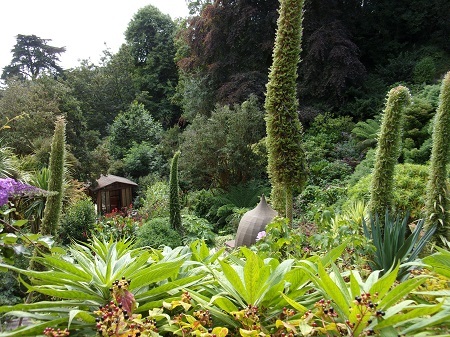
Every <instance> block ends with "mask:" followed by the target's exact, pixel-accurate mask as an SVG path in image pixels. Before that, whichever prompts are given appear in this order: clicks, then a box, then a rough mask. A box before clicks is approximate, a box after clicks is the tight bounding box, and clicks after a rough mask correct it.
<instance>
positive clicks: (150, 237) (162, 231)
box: [136, 217, 182, 248]
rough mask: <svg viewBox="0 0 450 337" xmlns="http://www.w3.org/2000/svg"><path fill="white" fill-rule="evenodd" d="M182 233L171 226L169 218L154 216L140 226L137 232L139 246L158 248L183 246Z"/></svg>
mask: <svg viewBox="0 0 450 337" xmlns="http://www.w3.org/2000/svg"><path fill="white" fill-rule="evenodd" d="M181 244H182V237H181V235H180V233H178V232H177V231H176V230H174V229H172V228H171V227H170V223H169V218H168V217H166V218H154V219H151V220H149V221H148V222H146V223H145V224H143V225H142V226H141V228H139V230H138V233H137V242H136V245H137V246H138V247H147V246H148V247H152V248H158V247H161V246H169V247H171V248H175V247H178V246H181Z"/></svg>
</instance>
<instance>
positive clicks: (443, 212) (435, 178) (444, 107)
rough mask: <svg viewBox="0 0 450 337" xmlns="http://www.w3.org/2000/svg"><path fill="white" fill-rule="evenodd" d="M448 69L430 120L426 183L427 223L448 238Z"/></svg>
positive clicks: (449, 110)
mask: <svg viewBox="0 0 450 337" xmlns="http://www.w3.org/2000/svg"><path fill="white" fill-rule="evenodd" d="M449 134H450V72H447V74H446V75H445V77H444V80H443V81H442V86H441V94H440V103H439V107H438V110H437V114H436V119H435V121H434V131H433V147H432V152H431V163H430V176H429V178H428V185H427V203H426V211H427V220H426V224H427V225H428V226H430V225H432V224H434V223H437V225H438V227H437V230H436V236H439V235H442V236H443V237H444V238H446V239H447V240H449V241H450V226H449V223H448V198H449V191H448V184H447V163H448V156H449V150H450V143H449V141H448V135H449Z"/></svg>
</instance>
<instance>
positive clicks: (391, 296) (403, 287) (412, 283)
mask: <svg viewBox="0 0 450 337" xmlns="http://www.w3.org/2000/svg"><path fill="white" fill-rule="evenodd" d="M426 278H427V276H416V277H414V278H412V279H409V280H406V281H404V282H402V283H400V284H398V285H397V286H396V287H394V288H393V289H391V290H390V291H389V292H388V293H387V294H386V296H384V297H383V298H382V299H381V300H380V302H379V304H378V308H379V309H381V310H387V309H388V308H389V307H391V306H392V305H394V304H395V303H397V302H398V301H400V300H401V299H402V298H403V297H405V296H406V295H408V294H409V293H410V292H411V291H412V290H414V289H416V288H417V287H418V286H419V285H421V284H422V283H423V282H425V280H426Z"/></svg>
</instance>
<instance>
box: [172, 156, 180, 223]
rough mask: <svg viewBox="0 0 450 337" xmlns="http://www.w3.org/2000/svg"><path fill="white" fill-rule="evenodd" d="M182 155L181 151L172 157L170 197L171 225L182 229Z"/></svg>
mask: <svg viewBox="0 0 450 337" xmlns="http://www.w3.org/2000/svg"><path fill="white" fill-rule="evenodd" d="M179 156H180V151H177V152H175V154H174V156H173V158H172V165H171V166H170V182H169V186H170V198H169V209H170V216H169V220H170V225H171V226H172V228H173V229H175V230H177V231H180V230H181V213H180V196H179V187H178V157H179Z"/></svg>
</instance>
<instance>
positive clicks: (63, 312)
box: [0, 239, 450, 337]
mask: <svg viewBox="0 0 450 337" xmlns="http://www.w3.org/2000/svg"><path fill="white" fill-rule="evenodd" d="M345 247H346V243H345V242H344V243H342V244H341V245H340V246H338V247H336V248H334V249H332V250H330V251H329V252H328V253H326V254H324V255H314V256H311V257H308V258H295V259H286V260H284V261H282V262H281V261H279V260H278V259H277V258H274V257H268V258H264V257H262V256H261V255H260V254H258V253H256V252H253V251H251V250H250V249H248V248H245V247H243V248H241V249H240V250H238V251H236V252H235V253H233V254H224V250H223V249H222V250H219V251H215V252H213V251H210V250H209V249H208V248H207V246H206V244H205V243H204V242H200V241H197V242H194V243H192V244H191V245H190V247H178V248H176V249H170V248H168V247H166V248H164V249H162V250H155V249H154V250H151V251H149V250H144V249H136V248H133V247H132V245H131V243H130V241H118V242H114V241H100V240H97V239H94V240H93V241H92V243H90V244H74V245H72V246H71V247H70V249H69V252H68V254H65V255H61V256H58V255H53V256H52V255H45V256H43V257H40V258H38V259H39V262H40V263H42V264H44V265H45V266H46V267H47V268H48V269H49V271H47V272H34V271H29V270H26V269H20V268H17V267H13V266H7V265H2V267H8V268H9V269H10V270H13V271H15V272H18V273H20V274H21V275H22V277H21V280H22V283H23V284H24V285H25V286H26V287H27V288H28V291H30V292H33V293H35V294H42V295H46V296H51V297H53V299H52V300H44V301H36V302H34V303H25V304H17V305H14V306H2V307H0V312H1V313H5V314H6V315H8V316H10V317H23V318H26V317H27V318H31V319H33V322H32V323H31V324H30V325H28V326H24V327H20V328H18V329H16V330H12V331H5V332H2V333H0V336H5V337H6V336H36V335H38V334H41V333H42V331H43V330H44V328H46V327H53V328H54V329H56V328H61V329H64V328H69V330H70V334H71V335H73V336H82V335H86V334H87V335H91V334H93V333H94V331H95V330H94V329H96V328H95V327H96V325H97V324H98V323H96V315H97V314H98V313H99V312H100V311H102V308H103V307H104V306H105V305H108V306H109V305H115V306H117V305H119V304H122V305H123V306H125V305H126V306H128V305H130V304H132V303H134V304H133V305H132V306H130V307H129V308H130V312H129V313H128V314H127V317H125V316H121V317H120V320H125V322H124V324H122V323H121V326H126V327H128V328H130V329H133V328H132V326H131V324H133V322H134V327H136V326H137V325H139V326H141V325H142V324H143V322H144V321H145V322H153V323H152V324H151V326H150V325H149V326H147V327H148V328H149V329H150V328H151V327H152V331H153V332H156V331H157V333H156V335H159V336H166V335H171V334H175V335H183V334H186V333H188V332H189V333H203V335H204V336H206V337H210V336H212V334H213V333H219V334H218V335H220V336H226V335H228V334H233V335H241V336H249V335H257V334H265V335H268V334H272V335H276V336H278V335H281V334H282V333H284V334H286V335H288V334H289V335H292V336H293V335H297V334H299V333H301V335H303V336H314V335H328V336H339V335H341V334H343V333H344V334H348V335H351V336H364V335H366V334H367V333H369V334H372V335H375V334H376V335H381V336H394V333H395V336H397V335H398V334H403V335H406V336H412V335H419V334H421V335H423V336H426V335H428V334H427V332H428V329H433V330H430V331H432V332H434V333H435V335H436V333H438V332H439V331H441V332H443V333H445V329H447V328H448V318H450V304H449V303H448V301H447V300H446V299H444V298H442V297H440V296H441V295H440V294H442V290H427V291H426V295H427V296H431V297H432V298H433V300H432V301H427V300H425V298H426V297H424V296H422V300H421V302H420V303H419V302H416V300H413V297H414V296H416V297H417V296H419V295H423V291H419V292H418V293H417V294H414V295H410V293H414V290H415V289H418V287H419V286H420V285H422V284H423V283H424V282H425V280H426V279H427V278H428V276H427V275H414V276H412V277H411V278H409V279H408V280H405V281H403V282H400V283H397V282H396V279H397V276H398V271H399V267H398V266H397V267H395V268H393V269H392V270H390V271H388V272H386V273H385V274H384V275H383V276H382V277H380V272H379V271H374V272H372V273H370V275H368V277H366V278H364V277H363V276H362V275H361V274H360V273H359V271H358V270H351V271H341V270H339V269H338V268H337V266H336V265H335V264H334V263H333V261H335V260H336V259H338V258H339V256H340V255H341V254H342V253H343V251H344V250H345ZM445 254H447V255H448V252H446V251H442V252H439V253H438V254H435V255H432V256H430V257H429V258H427V259H425V260H424V262H425V263H426V264H427V265H429V266H430V268H434V270H435V272H437V273H445V275H447V276H448V270H449V266H448V261H447V259H446V257H445ZM424 266H426V265H424ZM443 275H444V274H443ZM27 280H28V281H27ZM119 280H128V281H119ZM124 282H125V283H126V288H124V289H123V290H122V292H120V291H119V290H120V289H119V288H118V285H119V284H122V283H124ZM125 283H124V284H125ZM120 294H122V295H120ZM111 301H112V302H111ZM111 303H112V304H111ZM99 307H100V310H99V309H98V308H99ZM200 313H202V314H201V315H200ZM180 314H182V315H180ZM135 315H138V316H135ZM424 317H427V319H426V320H425V319H423V318H424ZM102 319H103V320H105V319H106V318H105V317H100V320H102ZM128 319H130V321H129V322H128V321H127V320H128ZM97 322H98V321H97ZM117 323H119V322H117ZM154 328H157V330H156V329H154ZM129 331H131V330H129ZM133 331H134V330H133ZM196 331H197V332H196ZM123 333H125V331H124V332H123ZM128 333H131V332H128ZM153 335H155V334H153Z"/></svg>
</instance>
